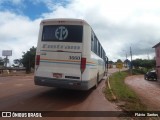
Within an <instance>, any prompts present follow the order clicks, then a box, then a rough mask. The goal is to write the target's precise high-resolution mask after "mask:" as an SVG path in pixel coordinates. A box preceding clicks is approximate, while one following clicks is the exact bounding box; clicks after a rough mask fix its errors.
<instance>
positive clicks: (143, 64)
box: [132, 59, 156, 69]
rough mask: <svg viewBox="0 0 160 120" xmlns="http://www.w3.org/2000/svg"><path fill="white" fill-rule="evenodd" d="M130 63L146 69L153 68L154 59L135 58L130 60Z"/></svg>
mask: <svg viewBox="0 0 160 120" xmlns="http://www.w3.org/2000/svg"><path fill="white" fill-rule="evenodd" d="M132 64H133V66H134V67H135V68H139V67H144V68H147V69H151V68H154V67H155V65H156V61H155V60H154V59H153V60H142V59H136V60H133V61H132Z"/></svg>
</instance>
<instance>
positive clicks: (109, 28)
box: [0, 0, 160, 61]
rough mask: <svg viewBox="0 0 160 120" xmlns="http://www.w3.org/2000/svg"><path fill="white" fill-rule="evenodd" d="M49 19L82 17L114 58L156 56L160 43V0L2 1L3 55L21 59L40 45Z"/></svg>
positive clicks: (0, 45)
mask: <svg viewBox="0 0 160 120" xmlns="http://www.w3.org/2000/svg"><path fill="white" fill-rule="evenodd" d="M48 18H80V19H84V20H86V21H87V22H88V23H89V24H90V25H91V26H92V28H93V30H94V31H95V33H96V35H97V37H98V39H99V40H100V42H101V44H102V45H103V47H104V49H105V51H106V54H107V56H108V57H109V59H110V60H113V61H116V59H122V60H124V59H125V57H126V54H127V56H128V59H130V46H131V48H132V52H133V59H136V58H144V59H148V57H149V58H150V59H151V58H153V57H154V49H153V48H152V47H153V46H154V45H155V44H157V43H158V42H160V1H159V0H0V57H2V50H12V51H13V55H12V57H9V58H10V59H11V60H13V59H18V58H21V56H22V52H26V51H27V50H29V48H31V47H32V46H36V45H37V39H38V30H39V23H40V21H41V20H42V19H48Z"/></svg>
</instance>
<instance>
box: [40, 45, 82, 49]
mask: <svg viewBox="0 0 160 120" xmlns="http://www.w3.org/2000/svg"><path fill="white" fill-rule="evenodd" d="M42 48H52V49H65V50H66V49H68V50H69V49H74V50H79V49H80V46H75V45H74V46H73V45H48V44H43V45H42Z"/></svg>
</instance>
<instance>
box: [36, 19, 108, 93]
mask: <svg viewBox="0 0 160 120" xmlns="http://www.w3.org/2000/svg"><path fill="white" fill-rule="evenodd" d="M105 56H106V54H105V51H104V49H103V47H102V46H101V44H100V42H99V41H98V39H97V37H96V35H95V33H94V32H93V30H92V28H91V26H90V25H89V24H88V23H87V22H85V21H84V20H80V19H48V20H42V21H41V24H40V31H39V37H38V44H37V51H36V62H35V76H34V82H35V84H36V85H41V86H50V87H58V88H69V89H78V90H88V89H90V88H92V87H94V86H95V87H97V84H98V82H99V81H100V80H101V79H102V77H103V76H104V74H105V70H106V67H105V66H106V58H105Z"/></svg>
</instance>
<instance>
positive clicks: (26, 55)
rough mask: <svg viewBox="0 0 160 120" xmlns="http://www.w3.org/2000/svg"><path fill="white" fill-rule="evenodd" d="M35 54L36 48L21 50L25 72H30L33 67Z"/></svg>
mask: <svg viewBox="0 0 160 120" xmlns="http://www.w3.org/2000/svg"><path fill="white" fill-rule="evenodd" d="M35 55H36V48H35V47H32V48H30V49H29V51H27V52H23V56H22V60H21V62H22V64H23V66H24V67H25V68H26V73H30V72H31V68H34V65H35Z"/></svg>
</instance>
